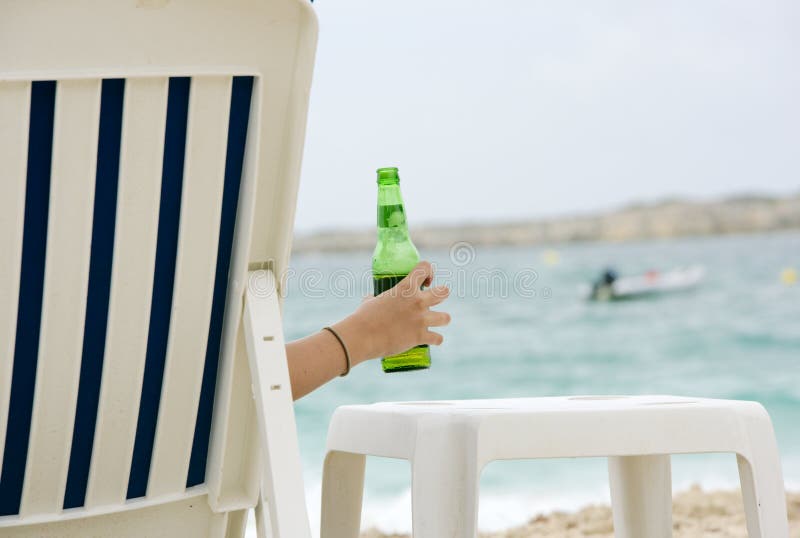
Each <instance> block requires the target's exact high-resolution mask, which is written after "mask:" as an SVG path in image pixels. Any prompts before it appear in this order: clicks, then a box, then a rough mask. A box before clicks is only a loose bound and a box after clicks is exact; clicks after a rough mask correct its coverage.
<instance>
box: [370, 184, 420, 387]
mask: <svg viewBox="0 0 800 538" xmlns="http://www.w3.org/2000/svg"><path fill="white" fill-rule="evenodd" d="M418 263H419V252H417V248H416V247H415V246H414V243H412V242H411V238H410V237H409V235H408V226H407V225H406V213H405V210H404V209H403V198H402V196H401V195H400V176H399V175H398V173H397V168H379V169H378V244H377V245H376V246H375V253H374V254H373V255H372V281H373V284H374V290H373V291H374V293H375V295H378V294H380V293H383V292H384V291H386V290H388V289H391V288H392V287H394V286H395V285H396V284H397V283H398V282H400V281H401V280H403V278H405V277H406V275H408V273H410V272H411V270H412V269H413V268H414V266H416V265H417V264H418ZM381 365H382V366H383V371H384V372H387V373H388V372H402V371H405V370H420V369H423V368H429V367H430V365H431V354H430V349H429V348H428V346H427V345H419V346H416V347H413V348H411V349H409V350H407V351H404V352H402V353H399V354H397V355H392V356H390V357H383V359H382V360H381Z"/></svg>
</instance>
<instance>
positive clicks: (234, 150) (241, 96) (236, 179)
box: [186, 77, 253, 487]
mask: <svg viewBox="0 0 800 538" xmlns="http://www.w3.org/2000/svg"><path fill="white" fill-rule="evenodd" d="M252 94H253V77H234V79H233V89H232V92H231V109H230V117H229V119H228V149H227V152H226V155H225V188H224V192H223V196H222V215H221V219H220V228H219V242H218V247H217V272H216V277H215V280H214V299H213V303H212V306H211V323H210V325H209V331H208V344H207V346H206V362H205V367H204V369H203V384H202V388H201V390H200V403H199V407H198V409H197V422H196V424H195V429H194V442H193V444H192V457H191V459H190V460H189V473H188V476H187V479H186V487H192V486H196V485H198V484H202V483H203V482H204V481H205V476H206V460H207V458H208V439H209V435H210V432H211V415H212V411H213V408H214V389H215V388H216V381H217V366H218V365H219V353H220V339H221V337H222V321H223V318H224V314H225V297H226V296H227V292H228V272H229V271H230V264H231V250H232V247H233V231H234V227H235V225H236V209H237V205H238V201H239V186H240V184H241V180H242V165H243V163H244V149H245V144H246V142H247V124H248V120H249V117H250V101H251V97H252Z"/></svg>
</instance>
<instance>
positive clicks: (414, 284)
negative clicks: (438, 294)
mask: <svg viewBox="0 0 800 538" xmlns="http://www.w3.org/2000/svg"><path fill="white" fill-rule="evenodd" d="M432 280H433V266H431V264H430V262H425V261H422V262H419V263H418V264H417V266H416V267H414V269H412V270H411V272H410V273H408V276H407V277H406V281H407V282H408V285H409V286H410V287H411V289H414V290H418V289H419V288H421V287H422V286H427V285H428V284H430V283H431V281H432Z"/></svg>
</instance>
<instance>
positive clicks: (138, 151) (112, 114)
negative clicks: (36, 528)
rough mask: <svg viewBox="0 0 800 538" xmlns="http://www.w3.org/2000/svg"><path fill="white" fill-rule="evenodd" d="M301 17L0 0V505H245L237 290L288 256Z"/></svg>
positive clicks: (136, 2) (271, 11)
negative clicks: (202, 501)
mask: <svg viewBox="0 0 800 538" xmlns="http://www.w3.org/2000/svg"><path fill="white" fill-rule="evenodd" d="M316 35H317V27H316V18H315V15H314V13H313V10H312V9H311V7H310V4H309V3H308V2H307V0H59V1H58V2H45V1H39V0H35V1H32V0H0V252H1V253H0V461H2V473H1V474H0V526H2V525H3V521H4V520H5V522H6V523H7V524H12V523H13V521H12V520H15V519H16V520H18V519H20V518H25V517H28V516H31V517H35V518H38V519H39V520H42V521H46V520H48V518H52V519H57V518H58V517H60V516H61V515H62V514H63V510H64V509H71V508H81V507H82V509H102V508H103V507H108V509H109V510H111V509H113V507H115V506H119V505H122V504H125V503H126V502H127V503H128V504H130V501H129V500H130V499H142V500H143V501H146V502H148V503H155V502H159V500H161V499H176V498H180V496H181V495H183V494H184V493H185V492H186V491H187V488H188V491H190V490H191V489H192V488H202V489H203V491H204V492H207V493H208V500H209V504H210V505H211V506H212V508H214V509H215V510H236V509H243V508H246V507H251V506H253V505H254V503H255V499H256V496H257V495H258V491H259V484H258V473H257V472H253V471H254V469H257V468H258V467H259V465H260V463H259V457H258V451H257V450H256V449H254V443H255V442H256V439H255V435H256V434H255V432H254V430H255V426H253V420H254V419H253V416H254V413H253V403H252V399H251V393H250V380H249V373H248V371H247V362H246V357H245V358H242V357H243V355H244V354H245V353H246V351H245V349H244V343H243V341H242V328H241V318H242V296H243V290H244V286H245V284H246V280H247V272H248V269H252V268H261V267H270V268H271V269H273V271H275V273H277V274H281V273H282V271H283V269H285V267H286V264H287V261H288V255H289V250H290V245H291V233H292V226H293V220H294V209H295V199H296V194H297V181H298V177H299V168H300V161H301V152H302V146H303V140H304V133H305V119H306V112H307V107H308V91H309V87H310V80H311V72H312V66H313V58H314V52H315V47H316ZM212 416H213V419H212ZM232 417H233V418H232ZM210 430H213V433H211V435H210V434H209V431H210ZM209 436H211V443H210V447H209ZM262 463H263V465H266V466H267V467H269V466H271V465H272V466H274V465H280V464H281V462H274V461H267V462H262ZM0 534H2V533H1V532H0Z"/></svg>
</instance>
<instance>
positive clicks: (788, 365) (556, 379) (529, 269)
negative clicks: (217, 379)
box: [284, 232, 800, 531]
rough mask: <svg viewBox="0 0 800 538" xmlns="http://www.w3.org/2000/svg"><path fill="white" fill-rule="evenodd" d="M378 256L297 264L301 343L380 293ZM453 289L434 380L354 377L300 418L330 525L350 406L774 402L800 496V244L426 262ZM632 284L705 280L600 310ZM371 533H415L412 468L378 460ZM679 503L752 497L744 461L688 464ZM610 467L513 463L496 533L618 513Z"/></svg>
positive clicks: (575, 250) (603, 247)
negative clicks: (329, 487)
mask: <svg viewBox="0 0 800 538" xmlns="http://www.w3.org/2000/svg"><path fill="white" fill-rule="evenodd" d="M370 255H371V253H370V252H348V253H334V254H327V253H326V254H297V255H295V256H294V257H293V259H292V264H291V266H292V270H291V272H290V274H289V275H288V283H289V285H288V288H287V289H288V293H287V297H286V300H285V306H284V320H285V321H284V323H285V332H286V335H287V338H288V339H294V338H298V337H301V336H304V335H306V334H309V333H311V332H314V331H316V330H318V329H319V328H321V327H323V326H324V325H327V324H330V323H333V322H335V321H336V320H338V319H340V318H341V317H343V316H345V315H347V314H348V313H350V312H351V311H352V310H354V309H355V308H356V307H357V306H358V304H359V302H360V300H361V298H362V297H363V295H365V294H368V293H369V292H370V285H371V282H370V280H369V272H368V271H369V265H370ZM422 255H423V257H424V258H425V259H428V260H430V261H432V262H434V263H435V264H436V267H437V280H438V281H440V282H446V283H448V284H449V285H450V286H451V289H452V295H451V298H450V299H449V300H448V301H447V302H446V303H445V304H444V305H443V306H442V309H444V310H447V311H449V312H450V313H451V314H452V319H453V321H452V324H451V325H450V326H449V327H447V328H445V329H443V330H442V332H443V334H444V336H445V342H444V344H443V345H442V346H441V347H438V348H433V351H432V356H433V367H432V368H431V369H430V370H428V371H423V372H410V373H403V374H391V375H389V374H384V373H383V372H382V371H381V369H380V364H379V362H378V361H372V362H368V363H366V364H363V365H361V366H359V367H358V368H356V369H354V370H353V372H352V373H351V374H350V376H348V377H346V378H341V379H337V380H335V381H333V382H331V383H329V384H328V385H327V386H325V387H323V388H321V389H320V390H318V391H316V392H315V393H313V394H311V395H309V396H307V397H305V398H303V399H302V400H300V401H299V402H297V404H296V413H297V426H298V430H299V435H300V447H301V452H302V458H303V463H304V474H305V483H306V488H307V492H308V503H309V511H310V513H311V517H312V523H313V526H314V527H317V526H318V521H319V484H320V478H321V464H322V460H323V457H324V444H325V436H326V431H327V425H328V421H329V419H330V417H331V414H332V413H333V411H334V409H335V408H336V407H337V406H339V405H344V404H353V403H371V402H376V401H397V400H430V399H461V398H496V397H498V398H499V397H532V396H553V395H587V394H676V395H689V396H704V397H716V398H735V399H747V400H756V401H759V402H761V403H762V404H763V405H764V406H765V407H766V408H767V410H768V411H769V412H770V414H771V416H772V419H773V423H774V425H775V430H776V434H777V437H778V442H779V446H780V449H781V452H782V458H783V470H784V476H785V479H786V483H787V486H788V487H789V488H791V489H794V490H797V489H800V284H797V285H793V286H790V285H785V284H783V283H782V282H781V281H780V278H779V275H780V272H781V270H782V269H783V268H786V267H795V268H798V269H800V233H797V232H793V233H780V234H769V235H747V236H727V237H709V238H692V239H678V240H665V241H654V242H642V243H623V244H571V245H562V246H553V247H550V249H544V248H542V247H513V248H511V247H502V248H501V247H496V248H489V247H475V248H473V247H472V246H471V245H468V244H456V245H454V246H453V247H452V248H451V249H444V250H431V251H425V252H422ZM609 265H613V266H614V267H616V268H617V270H618V271H619V272H620V273H621V274H623V275H624V274H636V273H638V272H643V271H646V270H649V269H658V270H667V269H670V268H672V267H677V266H689V265H702V266H703V267H705V269H706V271H707V275H706V280H705V281H704V283H703V284H702V285H701V286H700V287H698V288H697V289H695V290H694V291H691V292H684V293H676V294H672V295H664V296H661V297H656V298H650V299H644V300H638V301H628V302H619V303H591V302H587V301H586V300H585V294H586V293H587V291H588V288H587V287H588V283H589V282H590V281H591V280H592V279H593V278H595V277H596V275H597V274H598V273H599V272H600V271H601V270H602V269H603V268H604V267H606V266H609ZM368 461H369V462H368V465H367V478H366V494H365V510H364V515H363V522H362V523H363V526H364V527H369V526H376V527H378V528H380V529H382V530H384V531H409V530H410V525H411V507H410V493H409V487H410V469H409V466H408V464H407V463H406V462H401V461H395V460H387V459H378V458H372V459H370V460H368ZM673 482H674V489H675V490H679V489H683V488H686V487H688V486H689V485H691V484H693V483H699V484H700V485H702V486H704V487H707V488H716V487H725V488H732V487H736V486H737V484H738V474H737V470H736V462H735V457H734V456H733V455H727V454H726V455H706V456H680V457H674V458H673ZM608 497H609V494H608V481H607V474H606V463H605V460H603V459H588V460H540V461H523V462H502V463H494V464H490V465H489V466H487V468H486V469H485V471H484V473H483V475H482V478H481V497H480V499H481V511H480V517H479V524H480V526H481V527H482V528H483V529H486V530H492V529H500V528H506V527H509V526H511V525H516V524H520V523H523V522H525V521H526V520H527V519H529V518H530V517H531V516H533V515H534V514H536V513H537V512H540V511H543V510H553V509H574V508H577V507H579V506H581V505H584V504H587V503H591V502H603V501H607V500H608Z"/></svg>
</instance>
